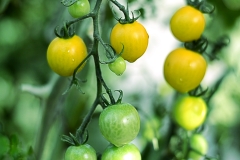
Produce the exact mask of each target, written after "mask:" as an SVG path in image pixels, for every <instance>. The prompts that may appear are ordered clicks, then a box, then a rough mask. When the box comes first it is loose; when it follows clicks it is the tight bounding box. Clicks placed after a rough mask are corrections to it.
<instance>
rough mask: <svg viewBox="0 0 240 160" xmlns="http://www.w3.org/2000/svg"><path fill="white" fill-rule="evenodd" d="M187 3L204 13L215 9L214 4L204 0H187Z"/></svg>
mask: <svg viewBox="0 0 240 160" xmlns="http://www.w3.org/2000/svg"><path fill="white" fill-rule="evenodd" d="M187 4H188V5H190V6H192V7H194V8H196V9H198V10H200V11H201V12H202V13H206V14H211V13H213V12H214V10H215V6H214V5H212V4H210V3H208V2H206V1H205V0H187Z"/></svg>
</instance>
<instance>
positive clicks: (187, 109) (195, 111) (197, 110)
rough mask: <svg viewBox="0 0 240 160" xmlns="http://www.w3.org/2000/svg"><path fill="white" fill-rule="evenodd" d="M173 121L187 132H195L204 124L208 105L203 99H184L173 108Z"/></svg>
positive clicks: (188, 97)
mask: <svg viewBox="0 0 240 160" xmlns="http://www.w3.org/2000/svg"><path fill="white" fill-rule="evenodd" d="M172 113H173V114H172V116H173V119H174V120H175V122H176V123H177V124H179V126H181V127H182V128H184V129H186V130H194V129H196V128H197V127H199V126H200V125H202V124H203V122H204V121H205V118H206V115H207V105H206V103H205V102H204V100H203V99H202V98H201V97H193V96H186V97H182V98H180V99H179V100H177V102H176V103H175V104H174V106H173V108H172Z"/></svg>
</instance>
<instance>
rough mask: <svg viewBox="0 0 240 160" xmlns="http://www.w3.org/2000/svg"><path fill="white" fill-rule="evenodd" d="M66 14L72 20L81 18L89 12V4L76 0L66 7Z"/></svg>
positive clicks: (85, 0) (83, 0) (86, 0)
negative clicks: (67, 13)
mask: <svg viewBox="0 0 240 160" xmlns="http://www.w3.org/2000/svg"><path fill="white" fill-rule="evenodd" d="M68 12H69V13H70V15H71V16H72V17H73V18H79V17H82V16H84V15H86V14H88V13H89V12H90V3H89V1H88V0H77V1H76V2H75V3H74V4H73V5H71V6H69V7H68Z"/></svg>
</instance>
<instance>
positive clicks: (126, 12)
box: [110, 0, 141, 24]
mask: <svg viewBox="0 0 240 160" xmlns="http://www.w3.org/2000/svg"><path fill="white" fill-rule="evenodd" d="M110 1H111V2H112V3H113V4H115V5H116V6H117V7H118V8H119V10H120V11H122V12H123V14H124V17H125V18H124V19H122V17H120V18H118V17H117V14H116V13H115V11H114V10H113V7H112V13H113V16H114V18H115V19H116V20H117V21H118V22H119V23H121V24H128V23H133V22H134V21H136V20H137V19H138V18H139V17H140V16H141V12H140V11H139V10H134V11H133V12H138V15H137V16H134V13H133V12H132V11H131V15H132V18H131V17H130V13H129V8H128V3H127V7H125V6H123V5H121V4H120V3H118V2H117V1H116V0H110Z"/></svg>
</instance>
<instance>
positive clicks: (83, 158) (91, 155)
mask: <svg viewBox="0 0 240 160" xmlns="http://www.w3.org/2000/svg"><path fill="white" fill-rule="evenodd" d="M65 160H97V155H96V151H95V150H94V148H93V147H92V146H90V145H89V144H84V145H80V146H70V147H68V149H67V150H66V152H65Z"/></svg>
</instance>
